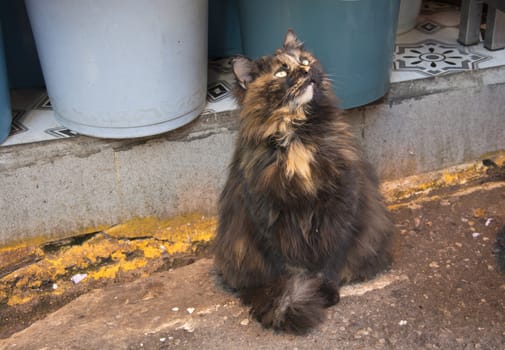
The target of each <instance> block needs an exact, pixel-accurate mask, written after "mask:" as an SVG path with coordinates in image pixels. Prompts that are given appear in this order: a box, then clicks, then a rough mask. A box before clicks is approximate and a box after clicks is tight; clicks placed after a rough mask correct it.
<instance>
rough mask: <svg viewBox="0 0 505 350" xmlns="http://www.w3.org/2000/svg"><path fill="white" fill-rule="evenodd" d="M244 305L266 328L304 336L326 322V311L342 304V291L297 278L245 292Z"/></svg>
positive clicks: (317, 280) (301, 276)
mask: <svg viewBox="0 0 505 350" xmlns="http://www.w3.org/2000/svg"><path fill="white" fill-rule="evenodd" d="M240 296H241V299H242V302H243V303H244V304H246V305H250V306H251V315H252V316H253V317H254V318H255V319H257V320H258V321H259V322H260V323H261V324H262V325H263V327H265V328H273V329H274V330H278V331H283V332H288V333H294V334H304V333H307V332H308V331H309V330H311V329H312V328H314V327H315V326H317V325H318V324H320V323H321V322H322V321H323V320H324V318H325V311H324V308H325V307H328V306H330V305H333V304H336V303H337V302H338V298H339V295H338V287H333V286H330V285H329V284H328V283H325V282H323V280H322V279H321V278H319V277H315V276H307V275H306V274H302V273H300V274H295V275H292V276H290V277H288V278H283V279H280V280H275V281H272V282H271V283H269V284H268V285H266V286H263V287H257V288H249V289H244V290H242V291H241V293H240Z"/></svg>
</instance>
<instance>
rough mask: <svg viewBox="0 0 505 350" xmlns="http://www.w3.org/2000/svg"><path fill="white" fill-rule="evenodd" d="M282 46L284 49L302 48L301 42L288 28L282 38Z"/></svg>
mask: <svg viewBox="0 0 505 350" xmlns="http://www.w3.org/2000/svg"><path fill="white" fill-rule="evenodd" d="M283 46H284V48H285V49H286V50H292V49H302V48H303V43H302V42H301V41H300V40H298V37H297V36H296V33H295V31H294V30H293V29H288V32H287V33H286V37H285V38H284V45H283Z"/></svg>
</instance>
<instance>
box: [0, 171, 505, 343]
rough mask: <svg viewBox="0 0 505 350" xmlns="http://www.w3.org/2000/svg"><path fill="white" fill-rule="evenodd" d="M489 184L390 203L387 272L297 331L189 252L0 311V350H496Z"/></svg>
mask: <svg viewBox="0 0 505 350" xmlns="http://www.w3.org/2000/svg"><path fill="white" fill-rule="evenodd" d="M490 180H492V181H486V182H483V183H481V184H479V183H476V184H475V183H474V184H473V185H471V186H466V187H464V188H454V189H451V190H447V189H445V190H443V191H441V192H440V193H437V194H434V193H432V194H431V195H430V196H429V197H423V198H418V199H415V200H411V201H407V202H405V203H399V204H396V205H393V206H391V210H392V212H393V215H394V217H395V221H396V226H397V232H396V236H395V241H394V242H395V244H394V264H393V268H392V270H391V271H389V272H387V273H385V274H384V275H382V276H379V277H378V278H377V279H376V280H373V281H370V282H366V283H363V284H358V285H355V286H351V287H345V288H344V289H343V290H342V299H341V301H340V303H339V304H337V305H336V306H334V307H331V308H329V309H328V319H327V320H326V322H325V323H324V324H323V325H321V326H320V327H319V328H317V329H316V330H314V331H313V332H311V333H310V334H308V335H306V336H301V337H300V336H292V335H286V334H277V333H275V332H272V331H269V330H264V329H262V328H261V327H260V326H259V325H258V324H257V323H256V322H255V321H254V320H252V319H250V317H249V315H248V311H247V309H246V308H245V307H243V306H241V305H240V304H239V303H238V301H237V299H236V298H235V296H233V295H231V294H229V293H227V292H226V291H224V290H222V289H221V288H220V287H219V286H218V285H216V281H215V277H214V275H213V272H212V261H211V259H201V260H198V261H197V262H196V263H194V264H191V265H188V266H185V267H181V268H178V269H171V270H169V271H162V272H157V273H154V274H151V275H150V276H144V277H141V278H138V279H136V280H135V281H130V282H127V281H121V280H116V281H114V283H113V285H109V286H105V287H104V288H101V289H96V290H93V291H88V290H86V291H81V292H80V293H78V294H82V295H81V296H79V297H77V298H76V296H77V295H78V294H76V295H67V296H65V298H68V299H65V298H63V297H62V298H59V299H57V300H56V301H54V300H53V301H52V300H50V299H49V300H47V301H45V302H43V303H40V304H39V305H41V306H40V309H39V310H32V312H27V310H23V309H22V308H23V306H19V307H18V309H17V310H18V311H19V313H17V314H16V313H12V310H16V308H11V313H10V314H6V313H5V310H4V311H1V310H0V316H1V317H2V318H1V325H0V330H1V334H2V335H3V336H4V338H5V339H4V340H0V349H34V348H46V349H98V348H102V349H179V348H180V349H232V348H254V349H284V348H286V349H305V348H312V349H315V348H316V349H336V348H339V349H465V350H466V349H505V274H504V273H502V272H500V271H499V270H498V268H497V264H496V258H497V257H496V256H495V255H494V254H493V244H494V242H495V238H496V234H497V232H499V230H500V229H501V227H503V226H504V225H505V209H504V208H505V182H503V181H501V179H493V178H491V179H490ZM494 180H496V181H494ZM495 252H496V249H495ZM69 300H72V301H71V302H69V303H68V304H67V305H65V306H63V305H64V304H65V303H66V302H68V301H69ZM51 303H53V304H51ZM44 306H45V307H46V308H45V309H44ZM55 310H57V311H55ZM44 316H45V318H43V319H41V318H42V317H44ZM37 319H40V320H38V321H36V320H37ZM35 321H36V322H35ZM30 324H31V326H30ZM28 326H30V327H28ZM26 327H27V328H26ZM22 328H26V329H24V330H23V331H20V330H21V329H22ZM14 331H16V332H18V331H20V332H18V333H16V334H12V333H13V332H14Z"/></svg>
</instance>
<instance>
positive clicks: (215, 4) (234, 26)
mask: <svg viewBox="0 0 505 350" xmlns="http://www.w3.org/2000/svg"><path fill="white" fill-rule="evenodd" d="M241 53H242V43H241V39H240V22H239V17H238V5H237V1H236V0H209V58H211V59H212V58H222V57H227V56H233V55H238V54H241Z"/></svg>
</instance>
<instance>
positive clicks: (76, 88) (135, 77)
mask: <svg viewBox="0 0 505 350" xmlns="http://www.w3.org/2000/svg"><path fill="white" fill-rule="evenodd" d="M26 5H27V10H28V14H29V18H30V22H31V25H32V29H33V32H34V37H35V41H36V45H37V51H38V54H39V58H40V62H41V66H42V71H43V74H44V78H45V81H46V87H47V91H48V94H49V97H50V100H51V104H52V106H53V109H54V112H55V117H56V119H57V120H58V121H59V122H60V123H61V124H63V125H64V126H66V127H67V128H69V129H72V130H75V131H77V132H79V133H81V134H84V135H90V136H96V137H106V138H127V137H140V136H147V135H154V134H159V133H163V132H165V131H168V130H172V129H175V128H177V127H180V126H182V125H184V124H186V123H188V122H190V121H191V120H193V119H195V118H196V117H197V116H198V115H199V114H200V113H201V111H202V110H203V108H204V106H205V96H206V86H207V0H149V1H139V0H79V1H69V0H26Z"/></svg>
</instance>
